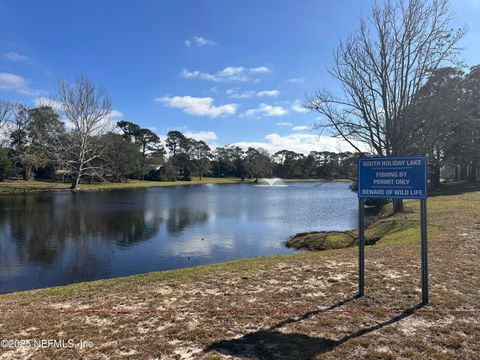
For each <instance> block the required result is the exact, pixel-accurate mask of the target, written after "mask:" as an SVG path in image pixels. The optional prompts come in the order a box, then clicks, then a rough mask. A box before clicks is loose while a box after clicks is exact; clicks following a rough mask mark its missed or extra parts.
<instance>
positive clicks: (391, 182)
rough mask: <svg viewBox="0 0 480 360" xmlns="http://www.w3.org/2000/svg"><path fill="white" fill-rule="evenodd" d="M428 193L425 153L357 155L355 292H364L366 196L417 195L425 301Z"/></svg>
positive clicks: (424, 301)
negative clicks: (361, 156) (356, 273)
mask: <svg viewBox="0 0 480 360" xmlns="http://www.w3.org/2000/svg"><path fill="white" fill-rule="evenodd" d="M427 196H428V195H427V158H426V157H425V156H410V157H369V158H360V159H358V198H359V201H358V206H359V209H358V211H359V216H358V227H359V228H358V296H363V295H364V294H365V234H364V227H365V226H364V225H365V221H364V205H365V199H367V198H385V199H419V200H420V227H421V270H422V276H421V281H422V304H427V303H428V247H427Z"/></svg>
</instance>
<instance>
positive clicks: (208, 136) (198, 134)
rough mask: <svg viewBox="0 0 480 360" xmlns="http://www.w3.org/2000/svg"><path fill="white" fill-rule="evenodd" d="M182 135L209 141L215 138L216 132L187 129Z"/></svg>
mask: <svg viewBox="0 0 480 360" xmlns="http://www.w3.org/2000/svg"><path fill="white" fill-rule="evenodd" d="M184 135H185V136H186V137H189V138H192V139H195V140H198V141H200V140H202V141H205V142H209V141H215V140H217V134H216V133H215V132H214V131H187V132H185V133H184Z"/></svg>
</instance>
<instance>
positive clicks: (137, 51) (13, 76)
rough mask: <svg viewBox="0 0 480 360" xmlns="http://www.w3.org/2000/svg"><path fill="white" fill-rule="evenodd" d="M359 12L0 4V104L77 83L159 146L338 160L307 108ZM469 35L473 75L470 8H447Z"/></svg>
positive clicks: (228, 4) (329, 6)
mask: <svg viewBox="0 0 480 360" xmlns="http://www.w3.org/2000/svg"><path fill="white" fill-rule="evenodd" d="M372 5H373V1H367V0H357V1H355V0H339V1H320V0H297V1H293V0H291V1H280V0H262V1H258V0H256V1H254V0H231V1H224V0H195V1H194V0H190V1H187V0H179V1H173V0H170V1H168V0H164V1H156V0H121V1H120V0H102V1H96V0H82V1H80V0H77V1H64V0H43V1H35V0H0V100H11V101H20V102H23V103H25V104H27V105H30V106H35V105H38V104H42V103H45V102H48V100H46V99H51V98H53V97H54V91H55V87H56V84H57V82H58V81H59V80H62V79H63V80H74V79H75V78H76V77H77V76H79V75H80V74H83V75H85V76H87V77H88V78H89V79H90V80H91V81H92V82H94V83H95V84H98V85H101V86H103V87H104V88H105V89H106V90H107V92H108V93H109V95H110V96H111V98H112V101H113V109H114V111H113V112H112V118H113V119H114V120H127V121H131V122H134V123H137V124H140V125H141V126H142V127H146V128H149V129H151V130H153V131H154V132H156V133H157V134H158V135H160V136H164V135H165V134H166V133H167V132H168V131H170V130H180V131H182V132H183V133H185V134H186V135H187V136H190V137H193V138H196V139H201V140H204V141H206V142H207V143H208V144H210V145H212V146H223V145H228V144H237V145H240V146H242V147H245V148H246V147H248V146H255V147H263V148H265V149H267V150H269V151H270V152H272V153H273V152H275V151H278V150H281V149H289V150H293V151H297V152H302V153H308V152H309V151H312V150H316V151H324V150H329V151H346V150H351V149H350V148H349V147H348V145H346V144H345V143H342V142H340V141H339V140H337V139H334V138H332V137H330V136H329V134H328V133H323V134H322V135H319V134H318V133H317V132H315V131H312V130H311V126H312V124H314V123H315V121H316V119H317V115H315V113H310V112H307V111H305V109H304V108H303V106H302V104H303V102H304V99H305V96H306V95H308V94H312V93H313V92H314V91H315V90H317V89H320V88H326V89H337V88H338V83H337V82H336V81H335V80H334V79H333V78H332V77H331V76H330V75H329V73H328V68H329V66H331V64H332V54H333V51H334V50H335V48H336V46H337V45H338V43H339V41H340V39H341V38H345V37H347V36H348V35H349V34H350V33H352V32H353V31H355V29H356V28H357V26H358V22H359V18H360V16H361V15H362V14H363V15H368V13H369V10H370V8H371V6H372ZM452 6H453V8H454V9H455V10H456V17H455V22H454V23H453V25H454V26H461V25H463V24H468V25H469V26H470V31H469V32H468V34H467V36H466V37H465V38H464V39H463V40H462V43H461V45H462V46H463V47H464V51H463V52H462V58H463V59H464V61H465V62H466V63H467V64H469V65H473V64H478V63H480V0H459V1H452Z"/></svg>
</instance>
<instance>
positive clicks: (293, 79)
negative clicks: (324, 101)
mask: <svg viewBox="0 0 480 360" xmlns="http://www.w3.org/2000/svg"><path fill="white" fill-rule="evenodd" d="M304 81H305V78H304V77H297V78H291V79H288V82H289V83H303V82H304Z"/></svg>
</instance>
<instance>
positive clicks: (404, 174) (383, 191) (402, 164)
mask: <svg viewBox="0 0 480 360" xmlns="http://www.w3.org/2000/svg"><path fill="white" fill-rule="evenodd" d="M358 197H359V198H387V199H393V198H397V199H426V198H427V158H426V157H425V156H411V157H370V158H360V159H358Z"/></svg>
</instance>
